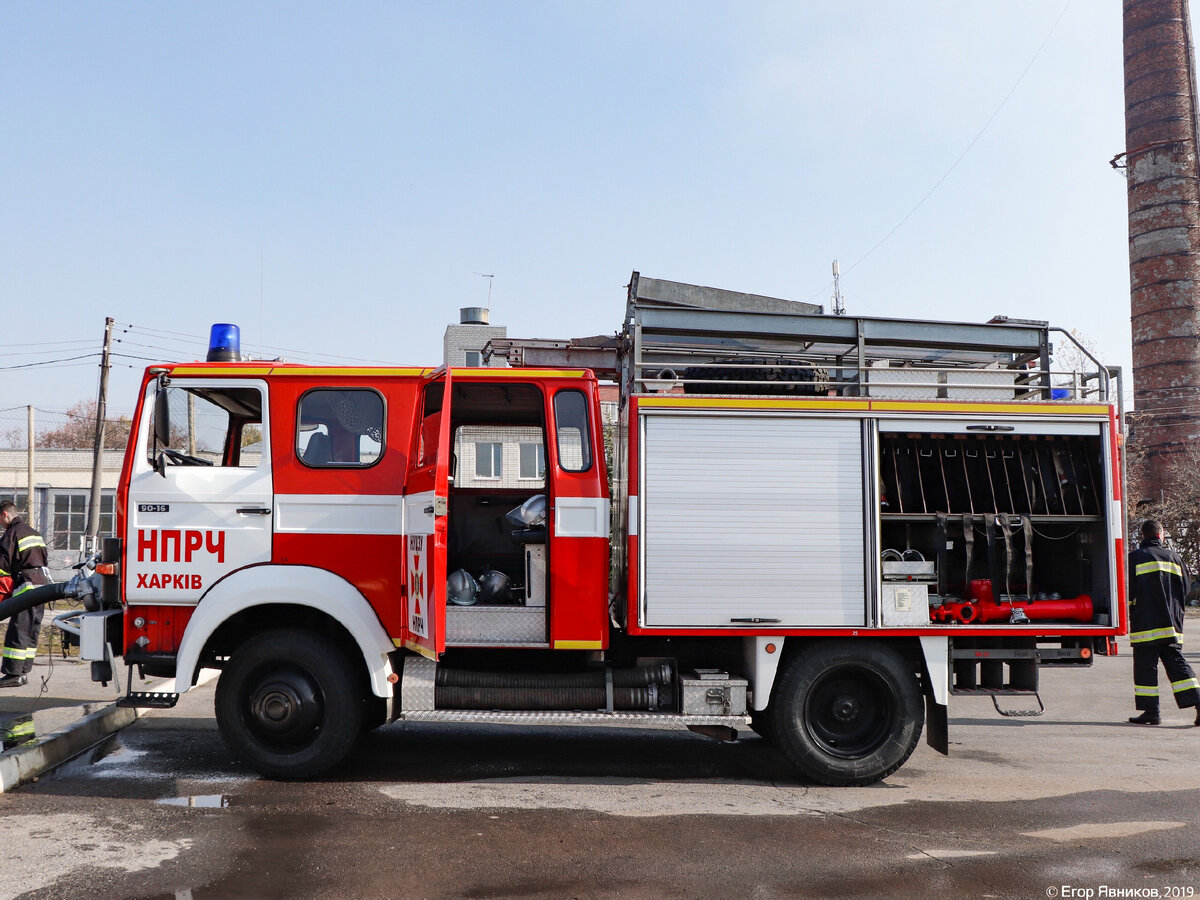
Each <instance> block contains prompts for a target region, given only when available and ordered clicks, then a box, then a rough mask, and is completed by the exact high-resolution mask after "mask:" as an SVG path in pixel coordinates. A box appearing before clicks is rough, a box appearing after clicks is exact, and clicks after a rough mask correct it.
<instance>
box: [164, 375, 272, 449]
mask: <svg viewBox="0 0 1200 900" xmlns="http://www.w3.org/2000/svg"><path fill="white" fill-rule="evenodd" d="M164 390H165V391H166V392H167V396H166V402H167V414H168V417H169V420H170V426H169V430H170V439H169V441H168V442H167V446H166V447H161V446H157V445H155V444H154V443H153V442H148V443H147V447H146V450H147V456H148V459H149V461H150V463H151V464H153V463H154V458H155V456H156V455H157V454H159V453H165V454H166V457H167V464H168V465H173V466H222V467H227V468H233V467H240V468H250V469H253V468H256V467H257V466H258V464H259V463H260V462H261V460H262V457H263V446H262V437H263V429H262V408H263V399H262V393H261V392H260V391H259V390H258V389H257V388H230V387H223V388H207V387H176V386H170V387H167V388H164ZM154 415H155V414H154V413H151V417H150V430H149V432H148V433H149V434H154Z"/></svg>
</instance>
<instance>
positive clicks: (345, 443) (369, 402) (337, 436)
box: [296, 388, 384, 469]
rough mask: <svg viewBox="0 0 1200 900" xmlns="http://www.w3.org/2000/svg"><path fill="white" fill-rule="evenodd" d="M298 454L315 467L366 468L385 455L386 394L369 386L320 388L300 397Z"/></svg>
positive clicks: (297, 432) (297, 431)
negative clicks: (384, 405) (384, 408)
mask: <svg viewBox="0 0 1200 900" xmlns="http://www.w3.org/2000/svg"><path fill="white" fill-rule="evenodd" d="M297 425H298V427H297V428H296V456H297V457H298V458H299V459H300V462H302V463H304V465H306V466H311V467H313V468H318V469H321V468H354V467H360V468H365V467H367V466H373V465H375V463H377V462H378V461H379V458H380V457H381V456H382V455H383V442H384V410H383V398H382V397H381V396H380V395H379V394H378V393H377V392H376V391H373V390H370V389H368V388H339V389H335V388H317V389H315V390H311V391H308V392H307V393H306V394H304V396H303V397H301V398H300V404H299V408H298V410H297Z"/></svg>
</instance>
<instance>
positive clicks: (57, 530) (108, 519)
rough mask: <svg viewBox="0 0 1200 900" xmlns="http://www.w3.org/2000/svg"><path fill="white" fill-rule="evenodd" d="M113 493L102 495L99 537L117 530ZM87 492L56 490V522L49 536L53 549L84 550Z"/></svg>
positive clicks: (111, 534)
mask: <svg viewBox="0 0 1200 900" xmlns="http://www.w3.org/2000/svg"><path fill="white" fill-rule="evenodd" d="M113 501H114V497H113V495H112V494H101V495H100V522H99V525H98V530H99V537H102V538H103V537H112V536H113V535H114V534H115V533H116V530H117V529H116V516H115V514H114V511H113V506H114V503H113ZM87 505H88V495H87V494H55V495H54V505H53V509H54V524H53V527H52V529H51V533H50V535H48V537H49V539H50V540H49V543H50V549H52V550H82V549H83V543H84V539H85V538H86V537H87V524H88V523H87V518H88V517H87Z"/></svg>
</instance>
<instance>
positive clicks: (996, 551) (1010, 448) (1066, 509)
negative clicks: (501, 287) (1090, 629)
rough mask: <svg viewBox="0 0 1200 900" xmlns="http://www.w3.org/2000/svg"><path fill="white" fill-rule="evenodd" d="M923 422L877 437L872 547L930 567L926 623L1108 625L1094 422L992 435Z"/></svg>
mask: <svg viewBox="0 0 1200 900" xmlns="http://www.w3.org/2000/svg"><path fill="white" fill-rule="evenodd" d="M1039 424H1041V423H1039ZM935 427H936V426H932V427H929V429H928V431H926V432H924V433H914V432H899V431H897V432H885V431H883V430H882V429H881V433H880V435H879V475H880V508H881V517H880V519H881V527H880V536H881V540H882V545H881V551H882V553H883V554H884V555H885V558H887V556H888V554H889V551H895V552H896V553H897V554H900V555H901V556H903V557H904V558H905V559H912V558H920V559H924V560H928V561H931V562H934V563H935V572H936V581H935V582H934V583H932V584H931V585H930V587H929V604H930V613H931V619H932V621H933V622H934V623H935V624H938V623H943V622H945V623H959V624H1007V623H1009V622H1011V623H1012V624H1023V623H1024V622H1025V621H1027V620H1029V619H1042V620H1051V621H1061V622H1073V623H1079V624H1092V625H1108V624H1110V623H1111V622H1112V621H1113V615H1112V603H1111V596H1112V580H1113V573H1112V572H1111V571H1110V565H1109V553H1108V551H1107V548H1108V543H1109V541H1108V524H1107V523H1106V522H1105V519H1104V512H1105V510H1106V505H1105V504H1104V503H1103V500H1102V498H1103V497H1104V496H1105V491H1106V482H1105V468H1104V465H1105V459H1104V452H1103V444H1102V442H1101V439H1100V434H1099V427H1097V428H1096V431H1095V433H1092V434H1054V433H1046V432H1047V430H1048V427H1047V426H1043V427H1040V428H1039V429H1038V430H1039V431H1041V432H1042V433H1036V434H1002V435H996V434H971V433H957V434H954V433H930V432H933V430H934V428H935ZM968 427H970V426H968ZM977 427H980V428H988V427H994V426H986V425H982V426H977ZM961 430H962V429H960V431H961ZM893 558H896V557H893ZM1017 608H1020V612H1017V611H1016V610H1017Z"/></svg>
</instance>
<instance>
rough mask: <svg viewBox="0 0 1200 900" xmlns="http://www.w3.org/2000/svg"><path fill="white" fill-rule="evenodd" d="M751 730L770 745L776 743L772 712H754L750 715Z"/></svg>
mask: <svg viewBox="0 0 1200 900" xmlns="http://www.w3.org/2000/svg"><path fill="white" fill-rule="evenodd" d="M750 730H751V731H753V732H754V733H755V734H757V735H758V736H759V737H760V738H762V739H763V740H764V741H767V742H768V743H771V744H773V743H775V733H774V732H773V731H772V730H771V711H770V710H763V711H762V712H758V711H757V710H756V711H753V712H751V713H750Z"/></svg>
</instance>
